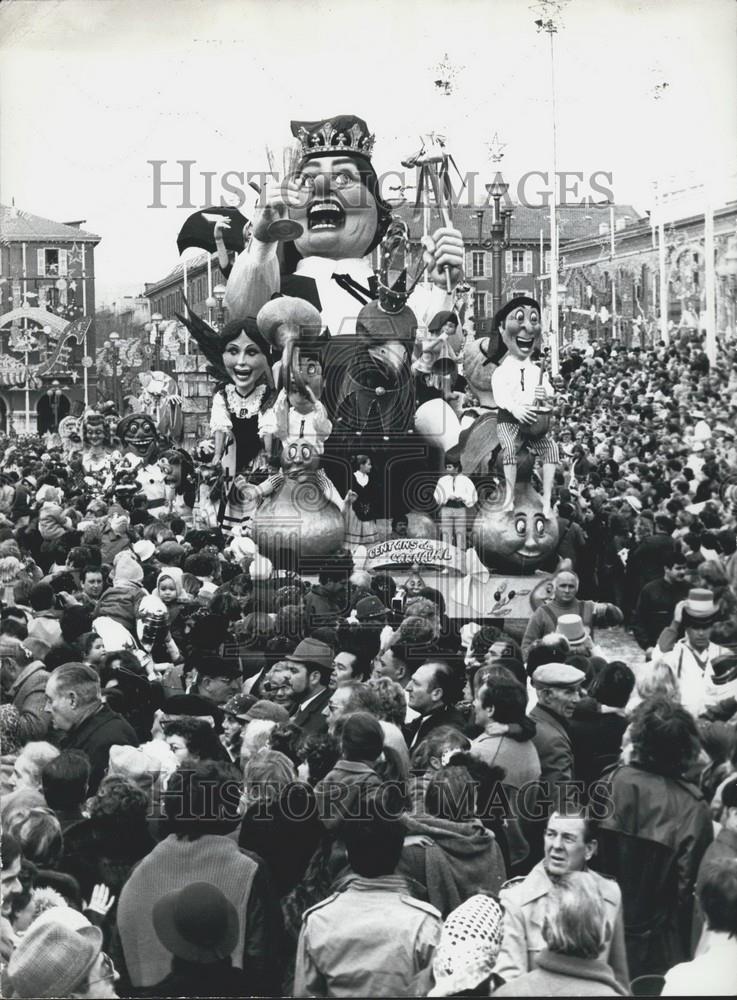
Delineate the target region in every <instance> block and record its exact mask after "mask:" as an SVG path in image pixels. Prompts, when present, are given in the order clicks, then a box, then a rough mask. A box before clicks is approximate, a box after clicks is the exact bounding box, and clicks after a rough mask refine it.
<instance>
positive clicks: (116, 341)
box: [110, 330, 123, 417]
mask: <svg viewBox="0 0 737 1000" xmlns="http://www.w3.org/2000/svg"><path fill="white" fill-rule="evenodd" d="M110 350H111V351H112V352H113V402H114V403H115V407H116V409H117V411H118V413H119V415H120V416H121V417H122V416H123V405H122V399H123V394H122V391H121V389H122V387H121V385H120V378H119V374H120V373H119V371H118V353H119V351H120V334H119V333H116V332H115V330H113V332H112V333H111V334H110Z"/></svg>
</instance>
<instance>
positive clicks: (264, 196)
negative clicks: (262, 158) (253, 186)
mask: <svg viewBox="0 0 737 1000" xmlns="http://www.w3.org/2000/svg"><path fill="white" fill-rule="evenodd" d="M308 197H309V195H308V192H307V191H306V190H305V189H304V188H302V187H301V186H300V185H299V183H298V182H297V181H296V180H295V179H294V178H292V177H289V178H288V179H286V180H282V181H276V180H270V181H267V182H266V184H265V185H264V188H263V190H262V191H261V194H260V195H259V199H258V202H257V204H256V211H255V213H254V219H253V237H254V239H256V240H259V241H260V242H261V243H276V242H278V240H274V239H273V236H272V235H271V234H270V232H269V227H270V226H271V225H272V224H273V223H274V222H279V221H281V220H282V219H288V218H289V209H290V208H297V207H298V206H300V205H303V204H305V202H306V201H307V198H308Z"/></svg>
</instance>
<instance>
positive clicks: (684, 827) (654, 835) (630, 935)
mask: <svg viewBox="0 0 737 1000" xmlns="http://www.w3.org/2000/svg"><path fill="white" fill-rule="evenodd" d="M607 783H608V792H609V797H610V801H611V805H612V811H611V815H609V816H607V818H606V819H604V820H603V821H602V824H601V828H600V831H599V852H598V855H597V857H598V859H599V860H598V864H597V867H599V868H600V870H601V871H603V872H604V873H605V874H607V875H610V876H611V877H612V878H615V879H616V880H617V882H618V883H619V885H620V887H621V889H622V901H623V905H624V925H625V938H626V942H627V954H628V957H629V963H630V974H631V975H632V977H633V978H636V977H637V976H641V975H645V974H649V975H662V974H663V973H665V972H667V971H668V969H670V968H672V967H673V966H674V965H676V964H678V963H679V962H683V961H686V960H687V959H688V958H690V955H691V920H692V913H693V893H694V886H695V883H696V875H697V872H698V870H699V865H700V864H701V860H702V858H703V856H704V852H705V851H706V849H707V847H708V846H709V844H710V843H711V841H712V839H713V829H712V822H711V812H710V810H709V806H708V805H707V803H706V802H705V801H704V797H703V795H702V794H701V792H700V791H699V790H698V788H696V786H695V785H691V784H689V782H687V781H685V780H683V779H680V778H667V777H664V776H662V775H659V774H653V773H652V772H650V771H646V770H645V769H644V768H641V767H639V766H637V765H636V764H624V765H621V766H620V767H618V768H616V770H614V771H613V772H612V773H611V775H609V777H608V781H607Z"/></svg>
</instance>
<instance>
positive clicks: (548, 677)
mask: <svg viewBox="0 0 737 1000" xmlns="http://www.w3.org/2000/svg"><path fill="white" fill-rule="evenodd" d="M585 676H586V675H585V674H584V673H583V671H581V670H577V669H576V667H572V666H570V665H569V664H567V663H546V664H544V665H543V666H540V667H538V668H537V669H536V670H535V672H534V674H533V675H532V683H533V684H534V685H535V687H536V689H537V705H535V707H534V708H533V709H532V711H531V712H530V718H531V719H533V720H534V722H535V725H536V726H537V731H536V733H535V735H534V736H533V738H532V739H533V743H534V744H535V749H536V750H537V754H538V757H539V758H540V767H541V772H542V773H541V775H540V781H541V782H542V783H543V789H542V790H543V795H544V796H545V797H546V798H547V799H548V800H550V802H551V806H552V807H553V808H555V807H557V806H559V804H560V803H563V804H565V803H567V802H571V801H573V800H574V799H575V794H574V789H573V787H572V786H571V782H573V779H574V773H573V744H572V742H571V737H570V733H569V731H568V720H569V719H570V718H571V717H572V715H573V710H574V708H575V707H576V705H577V703H578V701H579V700H580V698H581V691H580V688H581V684H582V683H583V681H584V679H585Z"/></svg>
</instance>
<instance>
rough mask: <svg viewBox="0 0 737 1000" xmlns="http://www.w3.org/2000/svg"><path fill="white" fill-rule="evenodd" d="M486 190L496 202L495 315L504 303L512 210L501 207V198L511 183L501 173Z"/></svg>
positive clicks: (493, 231)
mask: <svg viewBox="0 0 737 1000" xmlns="http://www.w3.org/2000/svg"><path fill="white" fill-rule="evenodd" d="M486 190H487V191H488V192H489V195H490V196H491V199H492V201H493V202H494V217H493V219H492V222H491V297H492V305H491V315H492V317H494V316H496V314H497V312H498V311H499V309H500V308H501V304H502V270H503V269H502V261H503V257H502V255H503V253H504V251H505V250H506V249H507V247H508V246H509V231H510V225H511V221H512V212H511V210H510V209H508V208H502V207H501V200H502V198H503V197H504V196H505V195H506V193H507V191H508V190H509V184H507V183H506V181H503V180H502V179H501V176H500V175H499V174H497V176H496V179H495V180H494V181H493V183H491V184H487V185H486Z"/></svg>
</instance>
